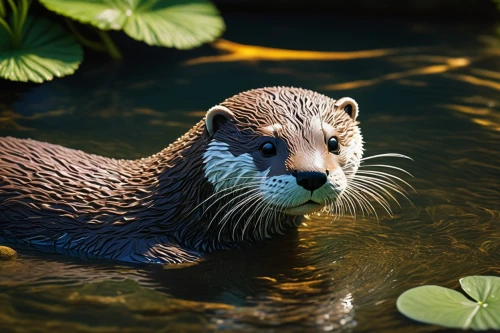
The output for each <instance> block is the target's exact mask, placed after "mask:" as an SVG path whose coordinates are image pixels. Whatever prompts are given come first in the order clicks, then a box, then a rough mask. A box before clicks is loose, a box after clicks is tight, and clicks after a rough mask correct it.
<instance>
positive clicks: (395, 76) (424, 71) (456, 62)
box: [322, 58, 470, 90]
mask: <svg viewBox="0 0 500 333" xmlns="http://www.w3.org/2000/svg"><path fill="white" fill-rule="evenodd" d="M469 64H470V61H469V60H468V59H466V58H449V59H447V61H446V64H442V65H432V66H426V67H421V68H414V69H410V70H407V71H403V72H396V73H390V74H385V75H381V76H379V77H377V78H373V79H368V80H357V81H350V82H343V83H334V84H328V85H326V86H323V87H322V88H323V89H326V90H347V89H356V88H361V87H368V86H373V85H375V84H379V83H382V82H385V81H393V80H400V79H404V78H408V77H412V76H418V75H430V74H441V73H444V72H447V71H450V70H453V69H457V68H460V67H465V66H468V65H469Z"/></svg>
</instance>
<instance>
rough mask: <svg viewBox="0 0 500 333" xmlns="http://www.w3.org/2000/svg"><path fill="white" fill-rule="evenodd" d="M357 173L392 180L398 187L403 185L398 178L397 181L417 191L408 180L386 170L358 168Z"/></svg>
mask: <svg viewBox="0 0 500 333" xmlns="http://www.w3.org/2000/svg"><path fill="white" fill-rule="evenodd" d="M357 174H358V175H373V176H378V177H379V178H384V179H386V180H388V181H390V182H391V183H393V184H394V185H397V186H398V187H401V185H399V184H398V183H397V182H396V180H397V181H399V182H401V183H402V184H404V185H406V186H408V187H409V188H410V189H411V190H412V191H414V192H416V190H415V188H413V186H411V185H410V184H409V183H408V182H406V181H405V180H403V179H401V178H399V177H398V176H394V175H391V174H390V173H386V172H382V171H377V170H358V172H357ZM354 178H356V177H354ZM401 188H402V187H401Z"/></svg>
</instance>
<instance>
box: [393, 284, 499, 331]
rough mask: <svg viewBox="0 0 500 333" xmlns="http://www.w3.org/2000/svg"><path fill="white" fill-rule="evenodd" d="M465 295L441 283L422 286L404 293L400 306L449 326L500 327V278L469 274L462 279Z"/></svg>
mask: <svg viewBox="0 0 500 333" xmlns="http://www.w3.org/2000/svg"><path fill="white" fill-rule="evenodd" d="M460 284H461V286H462V289H463V290H465V292H466V293H467V294H468V295H469V296H470V297H472V298H473V299H474V300H475V302H474V301H472V300H470V299H468V298H467V297H465V295H463V294H461V293H459V292H457V291H455V290H452V289H448V288H443V287H439V286H420V287H416V288H412V289H410V290H407V291H405V292H404V293H403V294H401V295H400V296H399V298H398V300H397V303H396V305H397V308H398V310H399V311H400V312H401V313H403V314H404V315H405V316H407V317H409V318H411V319H413V320H417V321H421V322H424V323H427V324H435V325H441V326H445V327H449V328H461V329H473V330H488V329H500V277H496V276H468V277H465V278H462V279H460Z"/></svg>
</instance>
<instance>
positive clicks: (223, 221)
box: [219, 189, 260, 240]
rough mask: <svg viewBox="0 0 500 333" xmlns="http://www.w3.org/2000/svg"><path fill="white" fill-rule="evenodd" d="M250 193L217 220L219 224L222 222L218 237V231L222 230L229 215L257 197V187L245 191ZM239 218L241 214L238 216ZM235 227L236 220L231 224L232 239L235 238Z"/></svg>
mask: <svg viewBox="0 0 500 333" xmlns="http://www.w3.org/2000/svg"><path fill="white" fill-rule="evenodd" d="M248 193H250V195H249V196H248V197H247V198H245V199H244V200H242V202H240V203H238V204H236V206H234V207H232V208H231V209H230V210H229V212H227V214H226V215H225V216H224V217H223V218H222V220H220V221H219V224H222V226H221V227H220V229H219V237H220V233H221V232H222V230H223V229H224V227H225V226H226V224H227V222H228V221H229V219H230V217H231V216H233V214H235V213H236V212H238V210H239V209H240V208H242V207H245V205H246V204H247V203H248V202H250V201H251V200H253V199H255V198H258V197H259V195H260V193H259V191H258V189H257V190H256V189H254V190H251V191H248V192H246V194H248ZM240 218H241V216H240ZM236 227H237V222H236V224H234V225H233V234H232V237H233V240H235V237H234V236H235V231H236Z"/></svg>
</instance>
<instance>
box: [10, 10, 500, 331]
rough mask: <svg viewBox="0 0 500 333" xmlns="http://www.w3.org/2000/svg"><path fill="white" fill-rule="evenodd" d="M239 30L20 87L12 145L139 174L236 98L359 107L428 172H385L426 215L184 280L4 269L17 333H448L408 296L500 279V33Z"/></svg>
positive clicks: (303, 238) (340, 224)
mask: <svg viewBox="0 0 500 333" xmlns="http://www.w3.org/2000/svg"><path fill="white" fill-rule="evenodd" d="M226 19H227V23H228V32H227V33H226V34H225V36H224V38H225V41H221V42H218V43H216V44H215V45H213V46H205V47H202V48H200V49H197V50H194V51H190V52H180V51H170V50H163V49H155V48H142V47H141V46H140V44H132V45H129V49H130V52H131V54H130V56H129V58H128V59H127V60H126V61H124V62H123V63H119V64H113V65H110V64H109V63H108V62H105V61H103V60H99V58H98V57H95V56H92V55H89V57H88V61H86V62H85V63H84V64H83V65H82V67H81V69H80V70H79V71H78V72H77V73H76V75H74V76H71V77H67V78H64V79H59V80H55V81H53V82H49V83H46V84H43V85H40V86H29V87H27V86H23V85H19V86H18V85H16V86H15V87H14V88H12V86H7V85H4V86H6V87H7V88H9V87H10V88H9V89H5V88H4V90H3V91H2V97H1V101H2V104H1V106H0V135H1V136H5V135H12V136H16V137H22V138H26V137H30V138H33V139H37V140H43V141H48V142H52V143H57V144H62V145H64V146H68V147H72V148H77V149H83V150H85V151H87V152H90V153H96V154H102V155H105V156H110V157H116V158H138V157H143V156H147V155H150V154H152V153H155V152H157V151H159V150H161V149H163V148H164V147H165V146H166V145H168V144H169V143H170V142H172V141H173V140H175V139H176V138H177V137H179V136H181V135H182V134H183V133H185V132H186V131H187V130H188V129H189V128H190V127H191V126H193V125H194V124H195V123H196V122H197V121H198V120H199V119H201V117H202V116H203V114H204V112H205V111H206V110H207V109H208V108H209V107H211V106H213V105H215V104H217V103H218V102H220V101H221V100H223V99H224V98H226V97H229V96H231V95H233V94H236V93H238V92H241V91H244V90H247V89H251V88H257V87H262V86H270V85H286V86H299V87H303V88H308V89H313V90H317V91H319V92H321V93H324V94H327V95H329V96H331V97H333V98H340V97H343V96H350V97H352V98H355V99H356V100H357V101H358V103H359V105H360V117H359V120H360V121H361V128H362V133H363V136H364V139H365V141H366V145H365V147H366V152H365V156H369V155H375V154H380V153H386V152H394V153H401V154H405V155H408V156H411V157H412V158H413V159H414V162H411V161H407V160H384V161H383V162H384V163H392V164H394V165H397V166H399V167H402V168H405V169H407V170H408V171H410V172H411V173H412V174H413V176H414V178H411V177H409V176H404V175H403V177H404V178H405V179H406V180H408V181H409V182H410V183H411V184H412V185H413V186H414V187H415V189H416V192H415V193H413V192H412V193H410V199H411V201H412V203H409V202H407V201H405V200H404V199H403V198H401V197H399V199H400V202H401V205H402V208H399V207H398V206H397V205H396V204H395V203H393V207H394V216H393V217H392V218H391V217H390V216H388V215H387V214H381V215H380V216H379V218H378V219H377V218H376V217H375V216H364V217H363V216H361V215H358V216H357V217H356V218H353V217H349V216H348V217H343V218H339V219H336V220H334V219H333V218H332V217H328V216H312V217H310V219H309V220H304V223H303V225H302V226H301V227H300V228H299V229H298V230H297V231H296V232H291V233H290V234H288V235H285V236H282V237H278V238H275V239H273V240H270V241H268V242H266V243H263V244H259V245H258V246H255V247H253V248H251V249H245V250H241V251H230V252H222V253H217V254H214V255H213V256H211V257H210V258H209V259H208V260H206V261H203V262H201V263H199V264H197V265H192V266H185V267H184V266H181V267H166V268H163V267H158V266H154V267H145V266H137V267H136V266H127V265H120V264H112V263H107V262H102V261H84V260H79V259H71V258H66V257H63V256H60V255H47V254H40V253H37V252H35V251H30V250H26V249H19V258H18V260H17V261H16V262H7V263H1V264H0V331H1V332H33V331H37V332H41V331H43V332H99V333H101V332H172V331H173V332H178V331H188V332H189V331H193V332H195V331H204V330H206V331H211V330H214V329H221V330H229V331H243V332H253V331H259V332H282V331H283V332H285V331H286V332H293V331H297V332H306V331H311V332H316V331H332V330H341V331H346V332H351V331H353V332H369V331H381V330H384V331H387V332H407V331H408V330H412V331H414V332H429V331H438V330H441V328H439V327H436V326H431V325H421V324H417V323H415V322H412V321H410V320H408V319H406V318H405V317H403V316H402V315H400V314H399V313H398V312H397V310H396V307H395V301H396V298H397V296H398V295H399V294H401V293H402V292H403V291H405V290H407V289H408V288H411V287H415V286H418V285H422V284H437V285H441V286H444V287H449V288H455V289H456V288H458V287H459V284H458V280H459V278H461V277H464V276H468V275H476V274H478V275H499V274H500V251H499V246H500V195H499V188H500V181H499V179H500V178H499V176H500V166H499V165H500V153H499V149H498V147H499V144H500V104H499V103H500V98H499V97H498V96H499V93H500V73H499V69H500V68H499V64H500V62H499V60H498V59H499V55H500V51H499V50H498V49H494V48H491V47H490V46H489V44H488V43H486V42H485V39H484V38H483V36H485V35H489V34H491V33H492V31H493V27H489V26H463V25H462V26H461V27H457V26H456V25H453V24H445V23H443V24H441V25H431V24H426V23H419V22H411V23H408V22H402V21H396V20H391V19H388V18H385V19H384V20H380V21H377V20H371V21H370V20H367V19H355V18H349V19H340V18H335V19H332V18H327V17H318V16H314V17H312V16H297V17H287V18H286V19H285V18H281V17H276V16H259V17H258V18H257V17H254V16H243V15H232V16H231V15H230V16H228V17H226ZM249 26H251V27H252V29H251V34H250V30H249ZM253 46H258V47H261V48H252V47H253ZM262 47H265V48H262ZM248 50H251V51H252V50H253V51H252V52H253V53H252V52H244V51H248ZM286 50H310V51H322V52H325V53H317V52H316V53H314V52H313V53H297V52H288V51H286ZM352 51H365V52H357V53H349V52H352ZM339 52H341V53H339ZM345 52H347V53H345ZM381 162H382V161H381ZM401 175H402V174H399V176H401Z"/></svg>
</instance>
